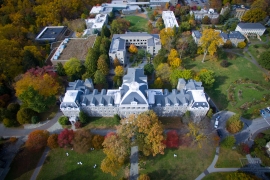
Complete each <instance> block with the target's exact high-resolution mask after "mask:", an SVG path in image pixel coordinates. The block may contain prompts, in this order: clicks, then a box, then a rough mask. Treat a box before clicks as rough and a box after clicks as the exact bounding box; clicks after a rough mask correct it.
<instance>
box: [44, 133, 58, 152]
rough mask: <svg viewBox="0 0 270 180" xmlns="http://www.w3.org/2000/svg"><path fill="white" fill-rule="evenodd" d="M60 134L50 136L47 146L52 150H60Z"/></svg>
mask: <svg viewBox="0 0 270 180" xmlns="http://www.w3.org/2000/svg"><path fill="white" fill-rule="evenodd" d="M57 141H58V134H52V135H50V136H49V138H48V140H47V146H48V147H49V148H51V149H55V148H58V147H59V145H58V142H57Z"/></svg>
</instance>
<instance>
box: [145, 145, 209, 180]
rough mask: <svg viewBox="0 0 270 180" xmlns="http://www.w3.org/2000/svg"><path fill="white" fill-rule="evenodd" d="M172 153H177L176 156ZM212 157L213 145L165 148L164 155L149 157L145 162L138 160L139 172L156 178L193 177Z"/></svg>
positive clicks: (198, 173)
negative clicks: (200, 147) (204, 147)
mask: <svg viewBox="0 0 270 180" xmlns="http://www.w3.org/2000/svg"><path fill="white" fill-rule="evenodd" d="M174 154H177V157H176V158H174ZM213 157H214V147H212V146H210V145H209V146H208V147H207V148H206V149H203V148H202V149H199V148H198V147H196V148H191V147H180V148H179V149H175V150H171V149H166V150H165V154H164V155H157V156H156V157H151V158H149V159H147V160H146V161H145V164H144V162H140V168H141V170H140V173H141V174H148V175H149V176H150V179H158V180H168V179H170V180H178V179H185V180H189V179H195V178H196V177H197V176H198V175H200V174H201V173H202V172H203V171H204V170H205V169H206V168H207V167H208V166H209V165H210V164H211V162H212V160H213Z"/></svg>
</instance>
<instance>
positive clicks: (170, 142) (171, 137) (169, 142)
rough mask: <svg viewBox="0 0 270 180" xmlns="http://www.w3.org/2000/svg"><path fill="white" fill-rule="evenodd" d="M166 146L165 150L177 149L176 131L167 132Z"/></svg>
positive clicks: (177, 138)
mask: <svg viewBox="0 0 270 180" xmlns="http://www.w3.org/2000/svg"><path fill="white" fill-rule="evenodd" d="M166 146H167V148H178V146H179V137H178V134H177V132H176V130H172V131H169V132H167V139H166Z"/></svg>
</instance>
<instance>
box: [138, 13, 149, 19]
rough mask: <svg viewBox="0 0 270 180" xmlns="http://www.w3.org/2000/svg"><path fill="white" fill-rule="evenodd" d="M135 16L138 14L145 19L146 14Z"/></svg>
mask: <svg viewBox="0 0 270 180" xmlns="http://www.w3.org/2000/svg"><path fill="white" fill-rule="evenodd" d="M136 16H139V17H142V18H145V19H147V15H146V14H136Z"/></svg>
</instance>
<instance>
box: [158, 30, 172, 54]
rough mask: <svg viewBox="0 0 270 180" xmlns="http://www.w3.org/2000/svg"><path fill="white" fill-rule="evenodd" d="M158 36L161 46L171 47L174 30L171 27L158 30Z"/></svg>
mask: <svg viewBox="0 0 270 180" xmlns="http://www.w3.org/2000/svg"><path fill="white" fill-rule="evenodd" d="M159 36H160V41H161V44H162V46H164V47H166V49H171V46H172V42H173V40H174V36H175V32H174V30H173V29H172V28H164V29H162V30H161V31H160V34H159Z"/></svg>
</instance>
